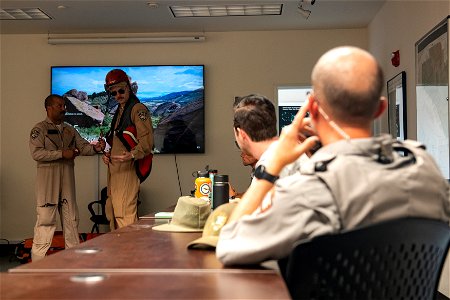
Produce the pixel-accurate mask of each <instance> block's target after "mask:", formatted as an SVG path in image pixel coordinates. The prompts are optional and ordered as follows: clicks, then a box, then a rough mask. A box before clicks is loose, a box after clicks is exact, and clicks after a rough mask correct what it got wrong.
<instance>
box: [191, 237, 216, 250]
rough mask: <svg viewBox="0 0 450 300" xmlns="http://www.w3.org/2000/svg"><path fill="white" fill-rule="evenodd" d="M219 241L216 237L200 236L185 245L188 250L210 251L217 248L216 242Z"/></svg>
mask: <svg viewBox="0 0 450 300" xmlns="http://www.w3.org/2000/svg"><path fill="white" fill-rule="evenodd" d="M218 241H219V237H218V236H202V237H201V238H199V239H196V240H195V241H192V242H190V243H189V244H188V245H187V248H188V249H204V250H208V249H210V250H212V249H215V248H216V246H217V242H218Z"/></svg>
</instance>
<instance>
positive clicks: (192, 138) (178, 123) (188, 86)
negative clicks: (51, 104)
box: [51, 65, 205, 153]
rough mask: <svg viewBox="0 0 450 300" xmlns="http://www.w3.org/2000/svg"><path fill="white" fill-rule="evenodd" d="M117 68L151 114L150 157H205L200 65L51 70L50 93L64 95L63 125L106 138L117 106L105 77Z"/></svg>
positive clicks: (91, 138)
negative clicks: (153, 154)
mask: <svg viewBox="0 0 450 300" xmlns="http://www.w3.org/2000/svg"><path fill="white" fill-rule="evenodd" d="M112 69H122V70H124V71H125V72H126V73H127V75H128V76H129V77H130V83H131V85H132V89H133V91H134V92H135V94H136V96H137V97H138V98H139V100H140V101H141V102H142V103H143V104H144V105H146V106H147V107H148V109H149V110H150V112H151V114H152V123H153V133H154V152H155V153H204V152H205V109H204V108H205V89H204V66H203V65H142V66H53V67H51V93H52V94H58V95H61V96H64V97H65V99H66V105H67V113H66V117H65V121H66V122H67V123H69V124H71V125H72V126H74V127H75V128H76V129H77V130H78V132H79V133H80V134H81V136H82V137H84V138H85V139H87V140H88V141H91V142H93V141H95V140H97V139H98V138H99V136H100V135H105V134H106V133H107V132H108V130H109V127H110V125H111V121H112V118H113V116H114V113H115V111H116V109H117V107H118V103H117V102H116V101H115V99H114V97H110V96H108V94H107V93H106V91H105V89H104V83H105V76H106V74H107V73H108V72H109V71H110V70H112Z"/></svg>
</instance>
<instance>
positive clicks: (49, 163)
mask: <svg viewBox="0 0 450 300" xmlns="http://www.w3.org/2000/svg"><path fill="white" fill-rule="evenodd" d="M29 146H30V152H31V157H32V158H33V159H34V160H35V161H36V162H37V176H36V200H37V205H38V206H41V205H44V204H45V203H50V204H58V200H59V199H75V178H74V169H73V167H74V161H73V160H65V159H63V158H62V150H66V149H75V148H77V149H78V150H79V151H80V155H94V154H95V153H96V152H95V150H94V147H93V145H91V144H89V142H88V141H86V140H85V139H83V138H82V137H81V136H80V134H79V133H78V132H77V131H76V130H75V129H74V128H73V127H72V126H70V125H68V124H67V123H62V126H61V132H60V131H59V129H58V128H57V127H56V125H55V124H53V123H52V121H50V119H48V118H47V119H45V120H44V121H42V122H40V123H37V124H36V125H35V126H34V127H33V129H32V130H31V134H30V142H29Z"/></svg>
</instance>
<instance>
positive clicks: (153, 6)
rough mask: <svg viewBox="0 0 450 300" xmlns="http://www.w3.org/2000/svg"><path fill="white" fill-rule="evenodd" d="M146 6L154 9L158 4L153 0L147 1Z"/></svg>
mask: <svg viewBox="0 0 450 300" xmlns="http://www.w3.org/2000/svg"><path fill="white" fill-rule="evenodd" d="M147 6H148V8H151V9H155V8H158V6H159V4H158V3H155V2H147Z"/></svg>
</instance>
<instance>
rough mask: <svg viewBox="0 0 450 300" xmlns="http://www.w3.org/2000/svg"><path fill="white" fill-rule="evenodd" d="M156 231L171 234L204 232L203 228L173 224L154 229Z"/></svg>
mask: <svg viewBox="0 0 450 300" xmlns="http://www.w3.org/2000/svg"><path fill="white" fill-rule="evenodd" d="M152 229H153V230H156V231H170V232H202V231H203V228H190V227H186V226H183V225H176V224H173V223H169V224H162V225H158V226H154V227H152Z"/></svg>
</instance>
